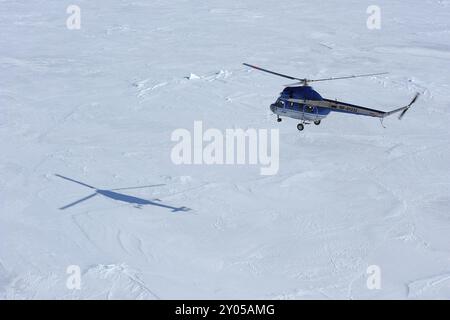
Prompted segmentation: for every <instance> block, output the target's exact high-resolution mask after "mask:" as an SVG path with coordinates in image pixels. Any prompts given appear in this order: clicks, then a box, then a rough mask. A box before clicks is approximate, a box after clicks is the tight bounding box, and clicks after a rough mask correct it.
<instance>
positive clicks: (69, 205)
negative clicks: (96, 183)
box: [59, 192, 97, 210]
mask: <svg viewBox="0 0 450 320" xmlns="http://www.w3.org/2000/svg"><path fill="white" fill-rule="evenodd" d="M96 195H97V192H96V193H93V194H91V195H88V196H87V197H84V198H81V199H80V200H77V201H75V202H72V203H70V204H68V205H66V206H64V207H61V208H59V210H66V209H67V208H70V207H73V206H75V205H77V204H79V203H81V202H83V201H86V200H88V199H90V198H93V197H95V196H96Z"/></svg>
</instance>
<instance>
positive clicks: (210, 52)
mask: <svg viewBox="0 0 450 320" xmlns="http://www.w3.org/2000/svg"><path fill="white" fill-rule="evenodd" d="M71 4H73V3H72V2H71V1H69V2H68V1H45V0H37V1H26V0H1V1H0V150H1V156H0V299H30V298H35V299H38V298H45V299H54V298H63V299H73V298H94V299H108V298H111V299H116V298H125V299H167V298H212V299H216V298H264V299H310V298H320V299H365V298H399V299H421V298H427V299H449V298H450V148H449V143H450V129H449V123H450V102H449V101H450V87H449V83H450V73H449V70H450V22H449V21H450V2H449V1H442V0H441V1H438V0H427V1H423V0H420V1H419V0H414V1H403V2H398V1H388V0H379V1H377V5H379V7H380V8H381V18H382V20H381V29H380V30H370V29H368V28H367V26H366V20H367V18H368V14H367V13H366V10H367V7H368V6H369V5H372V4H373V3H372V2H371V1H365V0H364V1H360V0H359V1H356V0H346V1H332V0H330V1H310V0H306V1H295V0H288V1H283V2H280V1H273V0H267V1H263V2H261V1H257V0H247V1H237V0H228V1H218V0H208V1H201V0H190V1H186V0H169V1H162V0H155V1H145V0H98V1H87V0H78V1H76V4H77V5H78V6H79V7H80V8H81V29H80V30H68V29H67V28H66V19H67V18H68V17H69V15H68V14H67V13H66V9H67V7H68V6H69V5H71ZM242 62H249V63H255V64H258V65H261V66H262V67H267V68H270V69H273V70H277V71H279V72H283V73H287V74H292V75H294V76H299V77H308V78H318V77H324V76H326V77H328V76H341V75H348V74H357V73H368V72H382V71H389V72H390V73H389V74H388V75H383V76H377V77H371V78H363V79H358V80H356V79H355V80H344V81H334V82H324V83H317V84H316V85H315V86H314V87H315V89H316V90H317V91H318V92H320V93H321V94H322V95H323V96H324V97H327V98H330V99H334V98H337V99H339V100H342V101H346V102H350V103H355V104H360V105H365V106H368V107H374V108H379V109H381V110H390V109H392V108H395V107H399V106H403V105H405V104H406V103H408V102H409V100H410V99H411V97H412V96H413V95H414V93H415V92H417V91H419V92H422V93H423V94H422V96H421V98H420V100H418V102H417V103H416V104H415V105H414V106H413V107H412V109H411V110H410V111H409V112H408V113H407V114H406V116H405V117H404V119H403V120H402V121H398V120H397V119H396V117H395V116H394V117H392V118H388V119H386V120H385V121H384V125H385V126H386V128H383V127H382V126H381V125H380V123H379V122H378V121H377V120H376V119H373V118H364V117H357V116H351V115H343V114H331V115H330V116H329V117H328V118H327V119H325V120H324V121H323V122H322V124H321V125H320V126H318V127H316V126H307V128H306V129H305V131H303V132H302V133H299V132H297V129H296V127H295V126H296V122H295V121H294V120H292V119H291V120H288V119H287V120H285V121H283V122H282V123H280V124H279V123H276V121H275V117H274V116H273V115H271V114H270V111H269V105H270V103H272V102H273V101H274V100H275V99H276V97H277V95H278V94H279V92H280V91H281V90H282V87H283V85H284V84H286V83H288V82H289V81H287V82H286V81H285V80H283V79H282V78H277V77H272V76H269V75H267V74H263V73H259V72H257V71H254V70H249V69H248V68H246V67H244V66H242V65H241V63H242ZM196 120H201V121H203V124H204V125H205V126H208V127H211V128H219V129H221V130H224V129H226V128H243V129H246V128H250V127H251V128H267V129H272V128H279V130H280V142H281V143H280V168H279V172H278V174H277V175H273V176H261V175H260V174H259V168H256V167H252V166H217V165H216V166H214V165H212V166H208V165H198V166H196V165H192V166H176V165H174V164H173V163H172V162H171V159H170V152H171V148H172V147H173V144H174V143H173V142H172V141H171V140H170V136H171V132H173V130H175V129H177V128H187V129H191V128H192V126H193V123H194V121H196ZM55 174H59V175H62V176H65V177H69V178H71V179H75V180H77V181H81V182H83V183H85V184H88V185H90V186H93V187H95V189H97V191H96V192H97V194H96V195H95V196H93V197H92V198H90V199H89V200H86V201H84V202H80V203H78V204H76V205H74V206H71V207H70V208H67V209H66V210H59V208H61V207H63V206H66V205H68V204H70V203H72V202H74V201H76V200H78V199H81V198H84V197H87V196H89V195H91V194H92V193H93V191H92V190H91V189H90V188H88V187H86V186H83V185H80V184H77V183H74V182H71V181H68V180H64V179H61V178H60V177H58V176H56V175H55ZM148 185H152V187H148V188H147V187H143V188H139V189H129V190H119V191H114V190H113V189H122V188H128V187H134V186H148ZM131 197H134V198H131ZM130 199H141V200H142V203H141V204H140V205H138V204H136V203H134V204H133V203H132V202H133V201H134V200H133V201H132V200H130ZM136 201H137V200H136ZM171 208H185V209H186V210H180V211H176V212H173V210H172V209H171ZM188 209H189V210H188ZM71 265H76V266H79V267H80V269H81V271H82V278H81V287H80V290H70V289H68V288H67V286H66V281H67V278H68V277H69V275H68V274H67V273H66V270H67V268H68V266H71ZM371 265H376V266H379V267H380V270H381V289H379V290H369V289H368V287H367V285H366V284H367V279H368V276H369V275H368V274H367V273H366V270H367V267H368V266H371Z"/></svg>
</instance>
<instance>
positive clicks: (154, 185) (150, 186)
mask: <svg viewBox="0 0 450 320" xmlns="http://www.w3.org/2000/svg"><path fill="white" fill-rule="evenodd" d="M160 186H165V184H152V185H149V186H140V187H128V188H117V189H111V191H118V190H131V189H143V188H152V187H160Z"/></svg>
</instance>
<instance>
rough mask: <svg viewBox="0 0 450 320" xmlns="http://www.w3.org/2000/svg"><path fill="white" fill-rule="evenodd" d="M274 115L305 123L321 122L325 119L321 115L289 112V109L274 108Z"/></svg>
mask: <svg viewBox="0 0 450 320" xmlns="http://www.w3.org/2000/svg"><path fill="white" fill-rule="evenodd" d="M274 113H275V114H276V115H279V116H282V117H289V118H293V119H298V120H306V121H316V120H321V119H323V118H325V117H326V115H322V114H316V113H309V112H303V111H297V110H291V109H287V108H276V109H275V112H274Z"/></svg>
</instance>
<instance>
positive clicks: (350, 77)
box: [308, 72, 389, 82]
mask: <svg viewBox="0 0 450 320" xmlns="http://www.w3.org/2000/svg"><path fill="white" fill-rule="evenodd" d="M388 73H389V72H381V73H368V74H358V75H353V76H345V77H332V78H325V79H314V80H308V82H318V81H330V80H341V79H352V78H360V77H371V76H379V75H382V74H388Z"/></svg>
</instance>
